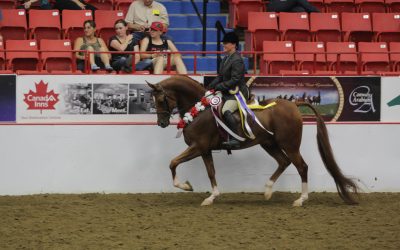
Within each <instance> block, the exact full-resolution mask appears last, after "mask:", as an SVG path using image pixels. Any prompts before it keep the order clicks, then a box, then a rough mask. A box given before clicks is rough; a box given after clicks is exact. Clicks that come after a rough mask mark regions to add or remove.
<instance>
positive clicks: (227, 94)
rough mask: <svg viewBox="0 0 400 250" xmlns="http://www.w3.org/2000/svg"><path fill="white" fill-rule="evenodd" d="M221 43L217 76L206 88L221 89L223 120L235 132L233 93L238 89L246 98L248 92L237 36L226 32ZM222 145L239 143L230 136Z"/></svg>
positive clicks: (248, 94) (236, 144) (232, 145)
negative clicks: (222, 46) (220, 56)
mask: <svg viewBox="0 0 400 250" xmlns="http://www.w3.org/2000/svg"><path fill="white" fill-rule="evenodd" d="M222 43H223V45H224V53H225V57H224V58H223V59H222V61H221V65H220V67H219V72H218V76H217V77H216V78H215V79H214V80H213V81H212V82H211V83H210V84H209V85H208V89H214V90H215V91H221V93H222V95H223V98H224V100H225V103H224V106H223V107H222V114H223V117H224V120H225V122H226V124H227V126H228V127H229V128H230V129H231V130H232V131H233V132H234V133H237V131H238V129H237V126H238V123H237V121H236V119H235V118H234V117H233V113H234V112H235V111H236V110H237V109H238V104H237V101H236V99H235V96H234V94H235V93H237V91H240V92H241V93H242V95H243V96H244V97H245V98H246V99H248V98H249V96H250V92H249V89H248V88H247V85H246V82H245V79H244V74H245V67H244V62H243V58H242V57H241V55H240V54H239V52H238V51H237V48H238V45H239V37H238V36H237V35H236V34H235V33H234V32H229V33H226V34H225V36H224V38H223V39H222ZM223 145H225V146H227V147H229V148H236V147H239V146H240V143H239V141H237V140H236V139H234V138H232V137H230V138H229V139H228V141H227V142H224V143H223Z"/></svg>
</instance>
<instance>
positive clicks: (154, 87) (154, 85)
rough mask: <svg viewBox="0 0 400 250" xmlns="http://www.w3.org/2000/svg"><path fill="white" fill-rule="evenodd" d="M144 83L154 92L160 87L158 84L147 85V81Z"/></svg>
mask: <svg viewBox="0 0 400 250" xmlns="http://www.w3.org/2000/svg"><path fill="white" fill-rule="evenodd" d="M146 83H147V85H149V87H150V88H152V89H153V90H155V91H157V90H159V89H160V86H159V85H158V84H152V83H149V82H148V81H146Z"/></svg>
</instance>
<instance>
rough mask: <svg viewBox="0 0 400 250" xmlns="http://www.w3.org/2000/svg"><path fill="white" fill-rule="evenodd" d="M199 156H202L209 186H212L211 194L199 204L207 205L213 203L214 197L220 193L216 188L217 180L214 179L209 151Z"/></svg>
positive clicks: (213, 169) (212, 163) (212, 162)
mask: <svg viewBox="0 0 400 250" xmlns="http://www.w3.org/2000/svg"><path fill="white" fill-rule="evenodd" d="M201 157H202V158H203V161H204V164H205V165H206V168H207V174H208V178H210V182H211V187H212V193H211V195H210V196H209V197H208V198H206V199H205V200H204V201H203V202H202V203H201V205H202V206H208V205H211V204H213V202H214V199H215V198H217V197H218V196H219V194H220V193H219V191H218V189H217V180H216V179H215V168H214V161H213V158H212V153H211V151H209V152H207V153H206V154H203V155H202V156H201Z"/></svg>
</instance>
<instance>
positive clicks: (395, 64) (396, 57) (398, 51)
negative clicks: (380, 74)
mask: <svg viewBox="0 0 400 250" xmlns="http://www.w3.org/2000/svg"><path fill="white" fill-rule="evenodd" d="M389 51H390V52H391V53H390V54H389V59H390V63H391V66H392V70H393V71H400V67H399V66H400V64H399V63H400V43H399V42H391V43H389Z"/></svg>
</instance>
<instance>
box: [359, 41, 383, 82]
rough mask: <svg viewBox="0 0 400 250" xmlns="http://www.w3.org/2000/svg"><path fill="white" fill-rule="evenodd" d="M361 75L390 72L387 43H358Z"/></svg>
mask: <svg viewBox="0 0 400 250" xmlns="http://www.w3.org/2000/svg"><path fill="white" fill-rule="evenodd" d="M358 52H359V53H360V59H361V60H360V61H361V73H362V74H363V73H364V72H371V71H372V72H374V73H375V74H376V73H379V72H388V71H390V64H389V54H388V46H387V44H386V43H385V42H371V43H365V42H360V43H358Z"/></svg>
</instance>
